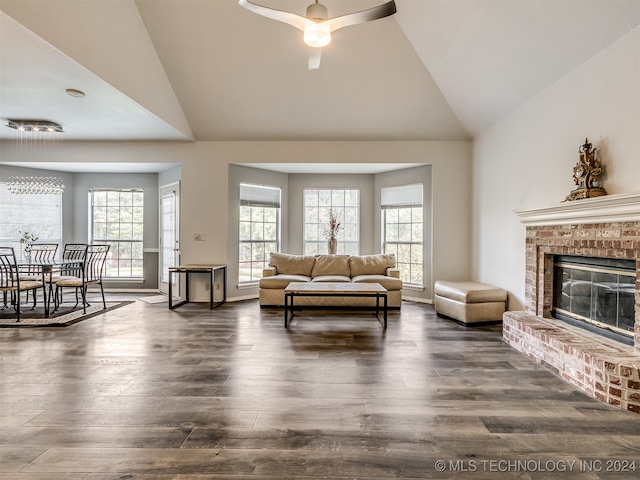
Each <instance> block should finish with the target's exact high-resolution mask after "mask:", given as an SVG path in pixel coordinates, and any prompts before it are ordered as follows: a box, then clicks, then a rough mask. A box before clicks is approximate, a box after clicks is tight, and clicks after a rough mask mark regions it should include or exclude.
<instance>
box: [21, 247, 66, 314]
mask: <svg viewBox="0 0 640 480" xmlns="http://www.w3.org/2000/svg"><path fill="white" fill-rule="evenodd" d="M56 253H58V244H57V243H34V244H33V245H32V246H31V261H32V262H33V263H38V262H46V261H49V260H53V259H55V258H56ZM41 268H42V267H39V266H37V265H30V266H28V267H25V269H24V270H23V269H21V273H20V281H27V280H28V281H38V280H41V279H42V270H41ZM28 300H29V292H28V291H27V301H28Z"/></svg>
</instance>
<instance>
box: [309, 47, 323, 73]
mask: <svg viewBox="0 0 640 480" xmlns="http://www.w3.org/2000/svg"><path fill="white" fill-rule="evenodd" d="M321 57H322V48H316V47H309V70H317V69H318V68H320V58H321Z"/></svg>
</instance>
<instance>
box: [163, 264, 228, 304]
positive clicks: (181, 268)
mask: <svg viewBox="0 0 640 480" xmlns="http://www.w3.org/2000/svg"><path fill="white" fill-rule="evenodd" d="M216 270H222V300H221V301H219V302H214V301H213V291H214V282H213V280H214V274H215V272H216ZM180 273H184V274H185V275H186V279H185V290H186V292H185V299H184V300H182V301H181V302H178V303H173V291H172V290H173V276H174V274H180ZM192 273H208V274H209V309H210V310H213V309H214V308H216V307H219V306H220V305H222V304H223V303H225V302H226V301H227V266H226V265H178V266H177V267H170V268H169V310H173V309H174V308H178V307H179V306H180V305H184V304H185V303H189V276H190V275H191V274H192Z"/></svg>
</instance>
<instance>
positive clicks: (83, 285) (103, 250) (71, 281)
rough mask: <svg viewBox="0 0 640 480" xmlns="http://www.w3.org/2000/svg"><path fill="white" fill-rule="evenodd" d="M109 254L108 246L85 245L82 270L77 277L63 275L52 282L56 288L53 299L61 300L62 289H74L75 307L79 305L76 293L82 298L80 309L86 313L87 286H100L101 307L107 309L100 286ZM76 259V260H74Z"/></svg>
mask: <svg viewBox="0 0 640 480" xmlns="http://www.w3.org/2000/svg"><path fill="white" fill-rule="evenodd" d="M108 254H109V245H85V246H84V257H83V258H82V268H81V269H79V272H77V273H79V275H73V274H71V275H64V276H62V277H61V278H59V279H58V280H56V281H55V282H54V284H55V288H56V294H55V298H56V301H57V299H58V298H60V299H62V289H63V288H75V290H76V306H77V305H78V303H79V299H78V293H79V294H80V296H81V298H82V309H83V312H84V313H87V305H89V304H88V303H87V288H88V286H89V285H100V292H101V293H102V305H103V307H104V308H107V302H106V300H105V297H104V287H103V285H102V277H103V274H104V264H105V261H106V260H107V255H108ZM76 259H77V258H76Z"/></svg>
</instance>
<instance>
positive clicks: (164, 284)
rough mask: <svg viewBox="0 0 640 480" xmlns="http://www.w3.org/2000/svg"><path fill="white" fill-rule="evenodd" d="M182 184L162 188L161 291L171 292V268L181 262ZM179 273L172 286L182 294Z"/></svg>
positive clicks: (176, 293) (176, 291)
mask: <svg viewBox="0 0 640 480" xmlns="http://www.w3.org/2000/svg"><path fill="white" fill-rule="evenodd" d="M179 205H180V184H179V183H174V184H171V185H167V186H165V187H162V188H160V262H159V263H160V264H159V269H160V291H161V292H162V293H164V294H167V295H168V294H169V268H170V267H175V266H177V265H179V264H180V228H179V227H180V209H179ZM178 277H179V276H178V275H175V276H174V284H173V286H172V289H173V292H172V293H174V295H176V296H180V291H179V287H180V282H178V281H177V280H178Z"/></svg>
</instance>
